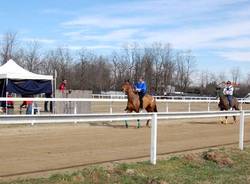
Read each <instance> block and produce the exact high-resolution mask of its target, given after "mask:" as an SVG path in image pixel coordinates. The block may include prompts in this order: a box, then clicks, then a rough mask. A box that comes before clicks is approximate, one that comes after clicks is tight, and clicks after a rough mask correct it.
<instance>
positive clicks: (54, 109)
mask: <svg viewBox="0 0 250 184" xmlns="http://www.w3.org/2000/svg"><path fill="white" fill-rule="evenodd" d="M54 75H55V77H54V98H56V78H57V71H56V70H55V71H54ZM53 103H54V108H53V111H54V114H55V113H56V101H54V102H53Z"/></svg>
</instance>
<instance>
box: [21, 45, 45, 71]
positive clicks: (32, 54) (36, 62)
mask: <svg viewBox="0 0 250 184" xmlns="http://www.w3.org/2000/svg"><path fill="white" fill-rule="evenodd" d="M38 50H39V44H38V42H36V41H34V42H31V43H29V44H28V48H27V49H26V51H25V56H24V58H25V60H24V62H25V66H26V68H27V69H28V70H29V71H31V72H37V73H39V72H41V68H40V64H41V55H40V53H39V51H38Z"/></svg>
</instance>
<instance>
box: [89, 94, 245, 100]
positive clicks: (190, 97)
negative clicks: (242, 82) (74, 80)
mask: <svg viewBox="0 0 250 184" xmlns="http://www.w3.org/2000/svg"><path fill="white" fill-rule="evenodd" d="M153 97H155V98H156V99H172V100H178V99H181V100H216V97H212V96H180V95H179V96H178V95H172V96H162V95H153ZM92 98H100V99H103V98H106V99H115V98H118V99H124V98H127V95H118V94H92ZM238 100H244V98H238ZM245 100H246V99H245Z"/></svg>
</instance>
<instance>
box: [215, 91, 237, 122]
mask: <svg viewBox="0 0 250 184" xmlns="http://www.w3.org/2000/svg"><path fill="white" fill-rule="evenodd" d="M219 99H220V101H219V104H218V106H219V108H220V110H221V111H224V110H225V111H228V110H229V109H230V106H229V102H228V99H227V97H226V96H224V95H222V94H221V95H220V96H219ZM232 108H233V109H234V110H239V102H238V100H237V98H235V97H233V99H232ZM225 118H226V124H227V116H226V117H225ZM233 118H234V123H236V116H233ZM221 123H223V121H222V120H221Z"/></svg>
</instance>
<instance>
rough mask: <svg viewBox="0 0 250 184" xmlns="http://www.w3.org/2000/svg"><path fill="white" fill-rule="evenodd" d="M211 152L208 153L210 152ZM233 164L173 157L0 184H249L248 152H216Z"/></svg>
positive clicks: (230, 149) (187, 157)
mask: <svg viewBox="0 0 250 184" xmlns="http://www.w3.org/2000/svg"><path fill="white" fill-rule="evenodd" d="M209 151H211V150H209ZM217 151H219V152H222V153H224V154H226V155H227V156H228V158H230V159H231V160H233V164H232V165H230V166H220V165H218V164H217V163H216V162H214V161H209V160H206V159H203V154H202V153H200V154H191V157H190V156H189V154H187V155H182V156H173V157H171V158H169V159H166V160H158V161H157V165H156V166H153V165H151V164H150V163H149V162H140V163H130V164H124V163H123V164H114V165H112V166H110V167H102V166H93V167H87V168H85V169H82V170H79V171H77V172H74V173H71V174H55V175H52V176H51V177H49V178H39V179H27V180H16V181H11V182H2V183H1V182H0V183H1V184H80V183H86V184H88V183H100V184H107V183H122V184H126V183H127V184H133V183H134V184H140V183H143V184H144V183H146V184H147V183H149V184H157V183H161V184H180V183H181V184H182V183H183V184H193V183H197V184H210V183H211V184H221V183H225V184H237V183H239V184H248V183H250V148H246V149H245V150H244V151H240V150H238V149H236V148H226V149H220V150H217Z"/></svg>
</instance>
